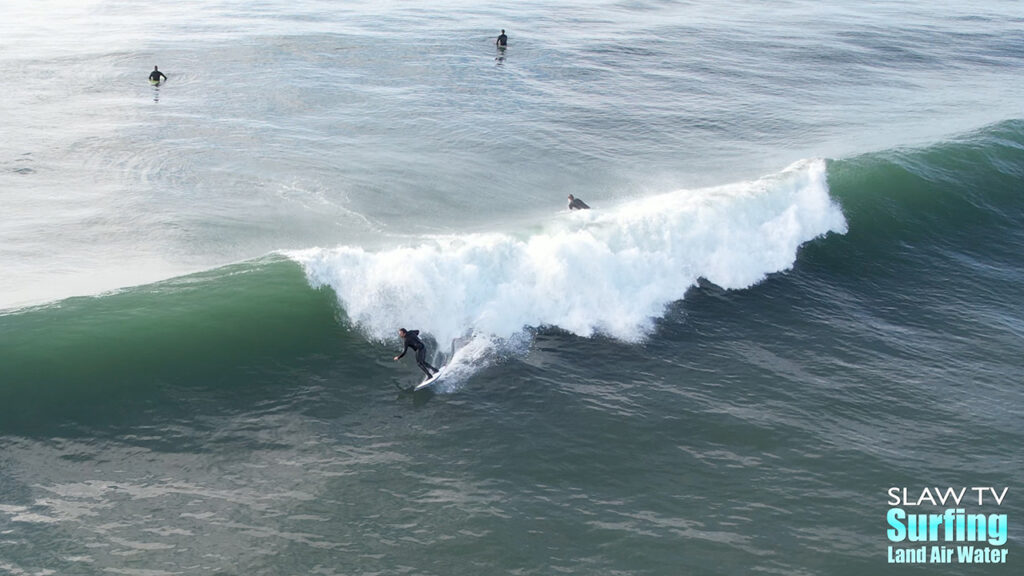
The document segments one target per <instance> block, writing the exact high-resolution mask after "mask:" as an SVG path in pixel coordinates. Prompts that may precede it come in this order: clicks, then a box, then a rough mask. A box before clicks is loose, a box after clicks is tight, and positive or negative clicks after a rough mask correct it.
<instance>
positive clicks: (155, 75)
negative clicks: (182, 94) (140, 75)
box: [149, 70, 167, 82]
mask: <svg viewBox="0 0 1024 576" xmlns="http://www.w3.org/2000/svg"><path fill="white" fill-rule="evenodd" d="M161 78H163V79H164V80H167V76H165V75H164V73H163V72H161V71H159V70H153V71H152V72H150V73H149V80H150V82H159V81H160V79H161Z"/></svg>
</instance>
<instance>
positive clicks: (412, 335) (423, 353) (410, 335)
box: [398, 330, 437, 378]
mask: <svg viewBox="0 0 1024 576" xmlns="http://www.w3.org/2000/svg"><path fill="white" fill-rule="evenodd" d="M419 335H420V331H419V330H409V331H407V332H406V333H405V338H404V340H405V348H403V349H402V353H401V354H399V355H398V357H399V358H401V357H402V356H405V353H406V352H408V351H409V348H412V349H413V350H415V351H416V364H417V365H418V366H419V367H420V370H423V371H424V372H425V373H426V374H427V378H430V377H431V376H433V374H432V373H431V370H433V371H434V372H437V368H434V367H433V366H431V365H430V364H427V345H426V344H424V343H423V341H422V340H420V338H419Z"/></svg>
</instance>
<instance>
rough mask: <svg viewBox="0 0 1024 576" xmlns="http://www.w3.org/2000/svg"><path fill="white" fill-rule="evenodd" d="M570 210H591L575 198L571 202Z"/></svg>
mask: <svg viewBox="0 0 1024 576" xmlns="http://www.w3.org/2000/svg"><path fill="white" fill-rule="evenodd" d="M569 210H590V206H587V203H586V202H584V201H583V200H580V199H579V198H573V199H572V200H570V201H569Z"/></svg>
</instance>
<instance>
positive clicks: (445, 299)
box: [286, 160, 847, 347]
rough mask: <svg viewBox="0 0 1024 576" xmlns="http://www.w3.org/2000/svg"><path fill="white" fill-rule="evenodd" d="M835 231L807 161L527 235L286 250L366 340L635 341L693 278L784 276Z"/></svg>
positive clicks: (581, 215) (722, 281)
mask: <svg viewBox="0 0 1024 576" xmlns="http://www.w3.org/2000/svg"><path fill="white" fill-rule="evenodd" d="M595 204H596V203H595ZM846 230H847V225H846V220H845V219H844V217H843V213H842V211H841V209H840V208H839V206H838V205H837V204H836V203H835V202H833V201H832V199H831V198H830V197H829V194H828V184H827V180H826V167H825V162H824V161H823V160H804V161H800V162H797V163H795V164H793V165H792V166H790V167H788V168H786V169H785V170H783V171H782V172H779V173H777V174H773V175H770V176H766V177H763V178H760V179H758V180H755V181H748V182H741V183H735V184H730V185H725V186H718V187H713V188H704V189H695V190H678V191H675V192H670V193H665V194H660V195H655V196H649V197H644V198H641V199H636V200H631V201H626V202H624V203H621V204H618V205H614V206H601V205H596V206H595V209H593V210H589V211H579V212H568V211H567V212H565V213H563V214H560V215H558V216H557V217H555V218H552V219H549V220H548V221H546V222H544V223H543V224H542V225H541V226H540V227H539V228H535V229H533V230H531V231H528V232H518V233H517V232H515V231H511V232H503V233H487V234H484V233H480V234H464V235H449V236H430V237H420V238H417V239H415V240H414V241H412V242H410V243H408V244H406V245H402V246H398V247H395V248H393V249H389V250H384V251H377V252H371V251H367V250H364V249H362V248H360V247H354V246H339V247H336V248H327V249H324V248H314V249H309V250H303V251H296V252H288V253H286V255H287V256H288V257H290V258H292V259H294V260H296V261H297V262H299V263H301V265H302V266H303V267H304V269H305V271H306V275H307V277H308V279H309V282H310V284H312V285H313V286H315V287H322V286H329V287H331V288H332V289H333V290H334V292H335V293H336V294H337V297H338V300H339V302H340V304H341V305H342V307H343V308H344V310H345V312H346V313H347V315H348V318H349V320H350V321H351V322H352V323H353V324H355V325H356V326H357V327H358V328H359V329H360V330H361V331H363V332H364V333H365V334H366V335H367V336H368V337H370V338H373V339H377V340H385V339H391V338H394V337H395V331H396V330H397V329H398V328H399V327H407V328H410V329H413V328H417V329H421V330H423V331H424V332H425V333H429V334H430V335H432V336H433V337H434V338H435V339H436V340H437V341H438V342H439V343H440V346H441V347H446V346H447V343H448V342H450V341H452V340H455V339H459V338H465V337H466V336H467V335H473V336H474V337H476V338H486V339H488V340H490V341H513V340H515V339H516V338H517V336H520V335H522V333H523V331H524V329H526V328H531V327H544V326H557V327H559V328H561V329H563V330H567V331H569V332H572V333H574V334H577V335H580V336H584V337H589V336H592V335H594V334H595V333H600V334H603V335H607V336H609V337H613V338H616V339H620V340H623V341H629V342H637V341H641V340H642V339H644V338H645V337H646V336H647V335H648V334H650V332H651V330H652V327H653V320H654V319H655V318H657V317H658V316H660V315H661V314H663V313H664V310H665V307H666V306H667V305H668V304H670V303H671V302H674V301H677V300H680V299H682V298H683V296H684V294H685V293H686V290H687V289H688V288H690V287H691V286H693V285H694V284H695V283H696V282H697V280H698V278H705V279H706V280H708V281H710V282H712V283H714V284H716V285H718V286H721V287H722V288H725V289H742V288H747V287H749V286H752V285H754V284H756V283H757V282H759V281H761V280H762V279H764V278H765V276H766V275H767V274H770V273H773V272H780V271H784V270H787V269H789V268H790V267H791V266H792V265H793V263H794V262H795V260H796V255H797V250H798V248H799V246H800V245H801V244H803V243H804V242H807V241H809V240H811V239H814V238H816V237H818V236H821V235H824V234H827V233H829V232H837V233H845V232H846Z"/></svg>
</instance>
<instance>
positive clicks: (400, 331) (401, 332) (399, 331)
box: [398, 328, 406, 338]
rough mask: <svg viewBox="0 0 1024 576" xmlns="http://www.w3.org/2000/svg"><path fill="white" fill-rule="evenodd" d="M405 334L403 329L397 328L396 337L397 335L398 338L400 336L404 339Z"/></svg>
mask: <svg viewBox="0 0 1024 576" xmlns="http://www.w3.org/2000/svg"><path fill="white" fill-rule="evenodd" d="M405 334H406V332H405V328H399V329H398V335H399V336H401V337H403V338H405Z"/></svg>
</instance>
